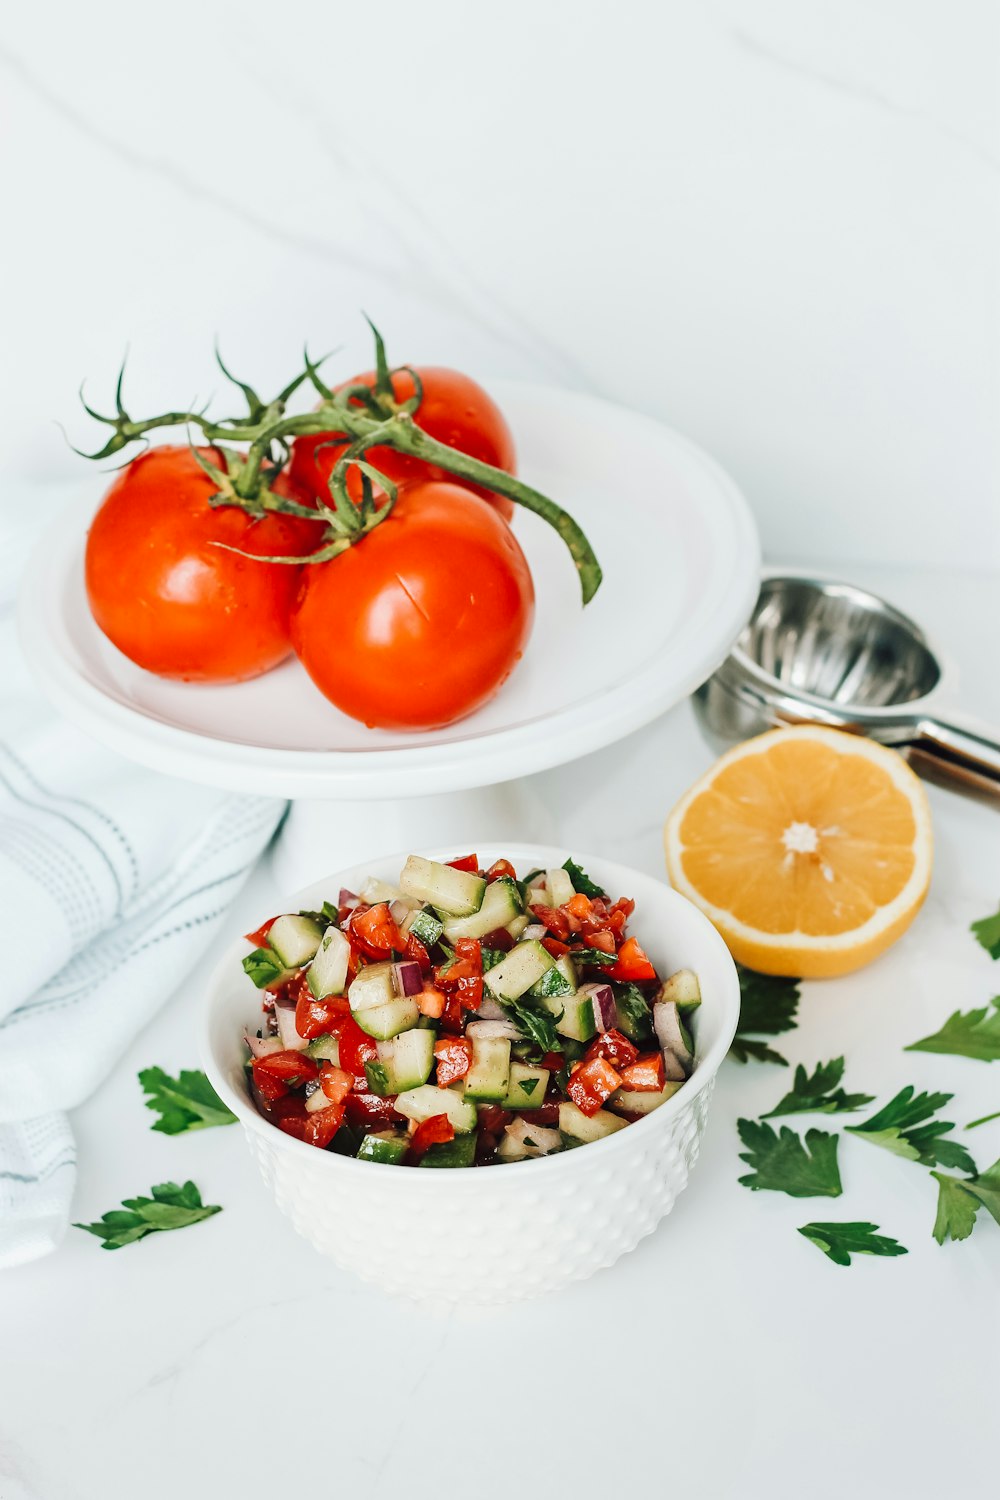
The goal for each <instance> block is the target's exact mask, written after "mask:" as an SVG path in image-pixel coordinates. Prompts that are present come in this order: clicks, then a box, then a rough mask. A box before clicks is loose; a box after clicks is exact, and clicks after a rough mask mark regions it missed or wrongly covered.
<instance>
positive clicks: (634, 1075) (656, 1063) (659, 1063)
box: [621, 1052, 666, 1093]
mask: <svg viewBox="0 0 1000 1500" xmlns="http://www.w3.org/2000/svg"><path fill="white" fill-rule="evenodd" d="M621 1072H622V1088H623V1089H632V1090H633V1091H634V1092H636V1093H658V1092H659V1091H660V1089H662V1087H663V1085H664V1082H665V1081H666V1080H665V1072H664V1066H663V1053H662V1052H646V1053H644V1055H643V1056H642V1057H637V1058H636V1060H635V1062H634V1063H632V1065H631V1067H628V1068H622V1070H621Z"/></svg>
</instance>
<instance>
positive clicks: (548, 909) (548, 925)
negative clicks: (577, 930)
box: [528, 906, 572, 942]
mask: <svg viewBox="0 0 1000 1500" xmlns="http://www.w3.org/2000/svg"><path fill="white" fill-rule="evenodd" d="M528 910H529V911H530V913H531V915H532V916H533V917H534V919H535V921H536V922H541V924H542V926H543V927H544V928H545V930H546V931H547V932H548V933H550V934H551V935H552V937H554V938H558V939H559V941H560V942H565V941H566V939H567V938H568V937H569V935H570V932H571V931H572V925H571V923H570V919H569V917H568V916H567V915H566V913H565V912H564V911H563V909H562V907H561V906H529V907H528Z"/></svg>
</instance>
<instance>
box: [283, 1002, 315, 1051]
mask: <svg viewBox="0 0 1000 1500" xmlns="http://www.w3.org/2000/svg"><path fill="white" fill-rule="evenodd" d="M274 1016H275V1020H276V1021H277V1023H278V1035H279V1036H280V1038H281V1045H282V1046H283V1047H284V1048H285V1049H286V1050H287V1051H289V1052H303V1051H305V1049H306V1047H308V1045H309V1038H308V1037H307V1036H299V1033H298V1032H297V1031H296V1029H295V1006H294V1005H276V1006H275V1007H274Z"/></svg>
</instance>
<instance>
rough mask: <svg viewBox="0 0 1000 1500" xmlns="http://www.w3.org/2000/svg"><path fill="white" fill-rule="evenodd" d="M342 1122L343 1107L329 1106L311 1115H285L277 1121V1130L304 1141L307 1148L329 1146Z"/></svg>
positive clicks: (338, 1105)
mask: <svg viewBox="0 0 1000 1500" xmlns="http://www.w3.org/2000/svg"><path fill="white" fill-rule="evenodd" d="M343 1120H344V1106H343V1105H342V1104H331V1105H329V1106H328V1107H327V1108H326V1109H317V1110H314V1111H313V1112H312V1113H309V1112H308V1111H304V1112H303V1113H302V1114H301V1115H286V1116H285V1118H284V1119H282V1120H279V1121H278V1128H279V1130H283V1131H284V1132H285V1134H286V1135H294V1136H295V1138H296V1139H297V1140H300V1141H305V1142H306V1144H307V1145H308V1146H319V1147H321V1148H322V1147H326V1146H329V1144H330V1142H331V1141H332V1140H333V1138H334V1136H335V1135H336V1134H337V1131H338V1130H339V1129H340V1127H341V1125H342V1124H343Z"/></svg>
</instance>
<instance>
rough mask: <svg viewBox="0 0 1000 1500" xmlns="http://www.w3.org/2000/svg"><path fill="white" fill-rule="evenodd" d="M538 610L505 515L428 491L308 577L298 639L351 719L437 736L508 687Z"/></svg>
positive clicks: (403, 502) (456, 495) (418, 488)
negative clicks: (435, 731) (431, 731)
mask: <svg viewBox="0 0 1000 1500" xmlns="http://www.w3.org/2000/svg"><path fill="white" fill-rule="evenodd" d="M534 609H535V596H534V588H533V585H532V582H531V574H530V572H529V570H528V564H527V561H526V559H525V556H524V553H523V552H522V551H521V549H520V547H519V546H518V543H517V541H516V539H515V537H514V534H513V532H512V531H511V530H510V529H509V527H507V526H506V525H505V524H504V523H503V522H502V521H501V520H500V518H499V516H497V514H496V512H495V511H492V510H490V508H489V506H488V505H486V504H485V502H484V501H482V500H479V499H477V498H476V497H475V496H472V495H470V494H469V492H468V491H465V490H462V489H460V488H459V487H458V486H457V485H454V484H437V483H433V484H420V485H413V486H412V487H411V488H409V489H407V490H405V491H404V492H403V493H402V494H401V495H400V497H399V499H398V500H397V502H396V506H395V509H394V510H393V512H392V514H391V515H390V516H388V517H387V519H386V520H384V521H383V522H382V523H381V524H380V525H378V526H376V527H375V529H374V530H373V531H371V532H370V533H369V534H368V535H367V536H365V537H363V538H362V539H361V540H360V541H359V542H357V543H356V544H355V545H354V546H353V547H350V548H349V549H348V550H347V551H346V552H344V553H343V554H342V555H341V556H340V557H337V558H334V559H333V560H332V561H330V562H326V563H316V564H313V565H311V566H309V567H307V568H305V569H304V570H303V574H302V583H301V592H300V596H299V600H298V604H297V606H296V609H295V613H294V615H293V618H292V640H293V643H294V646H295V650H296V651H297V653H298V655H299V657H300V659H301V661H302V664H303V665H304V667H305V669H306V671H307V672H308V673H309V675H310V677H311V678H312V679H313V681H314V682H315V684H316V686H317V687H318V688H319V690H320V692H322V693H324V694H325V695H326V697H327V698H329V699H330V701H331V703H334V704H336V706H337V707H338V708H339V709H342V710H343V712H344V713H346V714H349V715H350V716H351V718H353V719H360V720H361V722H362V723H364V724H367V725H368V726H369V728H379V729H404V730H405V729H437V728H440V727H442V726H443V725H445V724H451V723H454V721H455V720H456V719H462V718H464V717H465V716H466V715H467V714H471V713H472V712H473V711H474V710H475V709H477V708H479V707H481V705H482V704H484V703H486V702H487V701H488V700H489V699H490V698H492V697H493V695H494V694H495V693H496V692H497V690H498V689H499V688H500V687H501V685H502V684H503V683H504V682H505V681H506V680H507V678H508V677H509V676H510V674H511V672H512V671H513V670H514V667H515V666H516V664H517V662H518V661H519V660H520V658H521V655H522V653H523V651H524V648H525V646H526V644H527V641H528V636H529V634H530V631H531V624H532V620H533V617H534Z"/></svg>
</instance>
